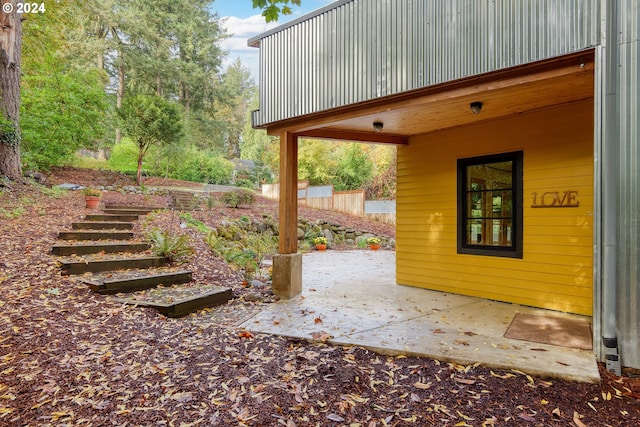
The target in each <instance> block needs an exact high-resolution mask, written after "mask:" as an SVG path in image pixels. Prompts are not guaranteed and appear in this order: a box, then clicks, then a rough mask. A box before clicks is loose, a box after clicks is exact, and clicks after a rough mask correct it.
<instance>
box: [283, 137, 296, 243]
mask: <svg viewBox="0 0 640 427" xmlns="http://www.w3.org/2000/svg"><path fill="white" fill-rule="evenodd" d="M279 208H280V244H279V250H280V254H295V253H296V252H298V137H297V136H296V135H294V134H293V133H291V132H286V131H285V132H282V133H281V134H280V206H279Z"/></svg>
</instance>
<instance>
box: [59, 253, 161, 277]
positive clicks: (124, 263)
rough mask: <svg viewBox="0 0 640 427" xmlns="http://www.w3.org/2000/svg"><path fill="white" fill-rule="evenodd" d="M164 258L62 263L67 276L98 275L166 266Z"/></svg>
mask: <svg viewBox="0 0 640 427" xmlns="http://www.w3.org/2000/svg"><path fill="white" fill-rule="evenodd" d="M166 262H167V261H166V259H165V258H163V257H143V258H117V259H107V260H86V261H62V262H61V265H62V269H63V270H64V272H65V273H66V274H83V273H97V272H100V271H111V270H125V269H130V268H152V267H162V266H163V265H165V264H166Z"/></svg>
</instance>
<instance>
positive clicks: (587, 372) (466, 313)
mask: <svg viewBox="0 0 640 427" xmlns="http://www.w3.org/2000/svg"><path fill="white" fill-rule="evenodd" d="M302 263H303V271H302V283H303V285H302V294H301V295H299V296H297V297H295V298H293V299H291V300H282V301H279V302H277V303H275V304H271V305H269V306H268V307H267V308H266V309H265V310H263V311H262V312H261V313H260V314H258V315H257V316H255V317H253V318H251V319H249V320H248V321H246V322H245V323H243V324H242V325H241V326H242V327H244V328H246V329H247V330H250V331H252V332H257V333H268V334H275V335H282V336H288V337H295V338H300V339H307V340H313V339H314V337H315V338H318V337H320V338H322V339H326V338H328V337H330V338H329V339H328V342H331V343H334V344H339V345H358V346H362V347H366V348H370V349H372V350H375V351H378V352H381V353H385V354H405V355H412V356H425V357H430V358H434V359H438V360H442V361H449V362H455V363H459V364H465V365H468V364H475V363H479V364H481V365H484V366H487V367H492V368H500V369H516V370H519V371H522V372H525V373H528V374H531V375H536V376H540V377H544V378H561V379H565V380H572V381H583V382H599V381H600V375H599V373H598V366H597V363H596V359H595V356H594V354H593V352H591V351H586V350H577V349H572V348H568V347H562V346H554V345H545V344H539V343H532V342H527V341H521V340H514V339H509V338H505V337H504V333H505V331H506V330H507V328H508V327H509V324H510V323H511V320H512V319H513V317H514V316H515V314H516V313H531V314H547V315H552V316H556V317H558V316H571V317H580V318H584V317H583V316H574V315H569V314H565V313H559V312H551V311H547V310H541V309H536V308H531V307H525V306H520V305H517V304H508V303H500V302H494V301H489V300H485V299H481V298H474V297H467V296H461V295H454V294H447V293H442V292H436V291H429V290H425V289H419V288H413V287H409V286H402V285H396V283H395V252H393V251H370V250H355V251H324V252H316V251H314V252H311V253H308V254H305V255H304V256H303V261H302ZM589 320H590V319H589Z"/></svg>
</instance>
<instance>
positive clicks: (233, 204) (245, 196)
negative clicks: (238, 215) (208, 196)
mask: <svg viewBox="0 0 640 427" xmlns="http://www.w3.org/2000/svg"><path fill="white" fill-rule="evenodd" d="M220 201H221V202H222V203H224V204H225V205H226V206H228V207H230V208H237V207H238V206H251V205H252V204H253V202H254V201H255V196H254V195H253V193H252V192H251V191H248V190H233V191H228V192H226V193H223V194H222V196H221V197H220Z"/></svg>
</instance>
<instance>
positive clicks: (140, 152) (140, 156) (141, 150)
mask: <svg viewBox="0 0 640 427" xmlns="http://www.w3.org/2000/svg"><path fill="white" fill-rule="evenodd" d="M138 144H140V143H138ZM144 152H145V150H144V148H143V147H142V146H141V145H139V146H138V173H137V174H136V181H138V182H137V184H138V185H140V183H141V182H142V159H143V158H144Z"/></svg>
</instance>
